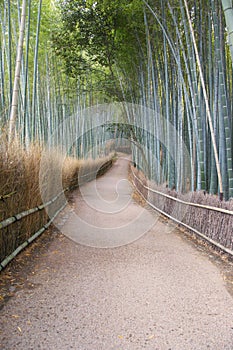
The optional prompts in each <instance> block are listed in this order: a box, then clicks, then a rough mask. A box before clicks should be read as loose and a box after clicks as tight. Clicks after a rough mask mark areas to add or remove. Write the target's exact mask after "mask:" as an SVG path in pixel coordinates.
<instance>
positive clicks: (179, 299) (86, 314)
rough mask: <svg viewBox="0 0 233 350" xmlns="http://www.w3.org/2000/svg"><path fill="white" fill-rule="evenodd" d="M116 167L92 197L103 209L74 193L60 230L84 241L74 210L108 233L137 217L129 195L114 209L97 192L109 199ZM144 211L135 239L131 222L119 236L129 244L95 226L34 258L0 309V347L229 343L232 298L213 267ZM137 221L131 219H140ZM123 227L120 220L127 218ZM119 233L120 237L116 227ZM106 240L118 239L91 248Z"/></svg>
mask: <svg viewBox="0 0 233 350" xmlns="http://www.w3.org/2000/svg"><path fill="white" fill-rule="evenodd" d="M124 164H126V162H125V160H124V159H120V160H119V161H118V162H117V163H116V164H115V165H114V167H113V168H112V170H111V171H110V172H109V173H108V175H106V176H104V177H102V178H100V179H99V180H98V181H97V188H98V191H100V192H101V190H102V191H103V192H102V194H101V196H100V197H99V198H100V199H99V200H100V201H103V200H104V201H108V207H109V206H113V207H111V209H110V210H109V212H108V213H107V214H106V215H105V214H103V213H100V212H99V211H98V205H99V204H100V203H98V201H97V199H96V197H95V199H94V203H95V205H94V207H93V206H92V209H91V208H90V207H89V209H88V208H87V207H86V206H87V201H86V199H85V200H82V199H81V198H75V203H74V207H73V209H72V211H70V210H68V212H67V210H66V211H64V212H63V214H62V216H61V217H60V219H59V222H60V228H62V227H63V228H64V227H66V229H68V227H70V228H72V230H71V231H72V233H71V236H72V238H73V239H74V240H76V241H77V240H80V239H83V236H82V234H81V233H78V234H75V229H74V226H75V225H74V221H75V220H76V216H78V213H80V217H81V218H82V220H83V221H86V222H87V220H89V223H93V221H94V222H95V225H93V226H97V224H99V225H100V224H101V225H102V226H101V227H102V228H103V229H105V231H108V229H106V227H109V230H110V231H111V230H112V229H113V228H114V227H115V225H116V222H118V221H119V220H121V219H122V220H125V219H124V218H125V217H128V221H129V222H130V225H131V222H132V221H133V220H132V213H133V214H135V213H136V212H137V211H138V213H139V214H138V217H140V216H143V215H144V214H145V213H144V212H142V211H141V210H142V209H141V207H140V206H138V205H137V204H136V203H134V202H133V201H132V200H131V201H129V200H128V199H127V200H126V198H124V199H123V200H122V201H123V202H124V208H123V209H122V210H120V209H119V208H118V209H117V210H116V206H117V205H118V204H119V203H118V204H116V203H115V204H114V203H113V199H114V198H115V199H116V198H117V199H118V197H112V198H110V197H107V198H106V197H105V198H104V194H106V195H109V196H111V195H110V193H109V194H108V192H109V190H110V187H109V182H111V178H112V181H113V179H114V181H115V182H114V181H113V182H114V186H112V188H115V185H116V184H117V183H118V182H116V179H117V177H118V180H120V179H122V178H126V177H127V166H125V165H124ZM120 169H124V170H123V171H122V170H120ZM116 174H118V175H116ZM122 176H123V177H122ZM126 183H127V182H126V181H125V182H124V186H126ZM90 186H92V184H90ZM127 186H128V185H127ZM127 186H126V187H125V190H126V189H127V191H126V192H127V193H128V195H130V192H129V191H128V187H127ZM89 189H91V187H90V188H89ZM106 189H108V190H106ZM87 193H89V197H92V195H91V193H94V192H92V190H90V191H89V192H88V188H86V192H85V196H84V197H85V198H87ZM119 193H120V191H118V194H119ZM115 195H116V193H115ZM89 197H88V198H89ZM101 198H102V199H101ZM103 198H104V199H103ZM92 204H93V203H92ZM102 204H103V203H102ZM102 204H101V205H102ZM77 205H78V207H77ZM88 210H90V211H89V214H88ZM105 210H106V208H105ZM114 210H115V211H116V212H115V215H116V216H118V218H117V221H114V220H115V219H114V215H113V213H114ZM121 212H122V214H121ZM146 212H147V214H146V215H147V217H148V218H149V220H151V218H152V217H153V221H154V223H155V225H154V227H153V228H150V229H148V231H147V232H146V233H145V234H144V235H142V236H141V237H140V238H139V239H137V240H134V239H133V238H136V236H137V235H138V232H137V233H136V236H135V237H133V236H132V232H133V229H132V227H131V226H130V228H129V230H128V231H129V235H126V236H127V240H128V243H129V240H131V241H132V240H134V242H132V243H131V244H126V245H122V246H120V241H117V242H116V236H117V235H115V236H114V239H113V240H111V238H110V237H109V235H106V233H105V234H104V236H100V231H98V232H97V233H96V232H94V235H95V240H91V239H88V242H87V241H86V242H84V243H85V244H87V243H88V244H90V245H93V246H92V247H89V246H87V245H80V244H77V243H74V242H73V241H72V240H71V239H69V238H67V237H66V236H64V235H62V234H60V235H57V236H58V238H57V239H56V240H53V241H52V243H51V244H50V245H49V247H48V249H47V250H44V251H43V253H42V254H41V255H40V256H39V257H38V256H37V257H36V258H35V261H34V262H33V266H32V269H31V271H30V273H29V274H28V276H27V283H26V284H25V286H24V288H23V289H21V290H18V291H17V292H16V293H15V295H14V297H12V298H11V299H10V300H9V301H8V302H7V303H6V304H5V306H4V307H3V309H2V310H1V334H0V335H1V341H0V348H1V349H2V350H3V349H4V350H8V349H16V350H29V349H32V350H35V349H43V350H45V349H49V350H53V349H56V350H69V349H77V350H110V349H111V350H141V349H148V350H169V349H172V350H194V349H195V350H196V349H198V350H204V349H205V350H206V349H211V350H223V349H226V350H232V349H233V298H232V297H231V296H230V294H229V293H228V291H227V289H226V287H225V284H224V280H223V278H222V276H221V273H220V271H219V269H218V268H217V267H216V266H215V265H213V264H212V263H211V262H210V260H209V259H208V257H207V256H205V255H204V254H201V253H200V252H199V251H198V250H196V249H195V247H193V246H192V245H190V244H188V243H187V242H186V241H184V240H183V239H182V238H181V236H180V235H178V234H177V233H176V231H174V230H171V225H170V224H169V223H165V222H164V221H161V220H158V217H157V216H156V214H155V213H151V212H150V211H146ZM141 213H142V215H141ZM74 214H76V215H74ZM121 215H122V217H121ZM74 217H75V219H74ZM105 217H106V223H107V225H106V226H104V223H105ZM65 219H66V220H67V221H66V223H64V222H63V220H65ZM59 222H57V225H59ZM75 222H76V221H75ZM142 222H143V220H141V219H139V225H142ZM76 223H77V222H76ZM121 226H124V227H125V228H126V227H127V226H128V225H127V223H126V220H125V221H124V225H121ZM141 228H143V229H145V227H141ZM85 229H86V228H85ZM128 231H127V230H125V231H124V232H128ZM112 232H113V235H114V234H115V231H112ZM70 238H71V237H70ZM121 239H123V241H124V239H125V238H124V236H123V234H122V237H121ZM94 241H95V242H94ZM123 241H122V242H123ZM106 242H107V245H110V246H111V245H112V246H113V245H114V244H115V245H118V244H119V246H118V247H115V248H107V249H100V248H98V246H101V245H102V244H103V245H106ZM124 242H126V241H124ZM126 243H127V242H126ZM94 244H96V246H97V248H96V247H94Z"/></svg>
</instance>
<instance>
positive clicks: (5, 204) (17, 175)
mask: <svg viewBox="0 0 233 350" xmlns="http://www.w3.org/2000/svg"><path fill="white" fill-rule="evenodd" d="M42 155H43V164H44V169H46V170H45V171H43V177H42V176H41V174H40V169H41V158H42ZM110 158H111V156H109V157H106V158H102V159H99V160H96V161H94V160H87V161H85V160H81V161H79V160H77V159H74V158H65V159H64V157H62V155H61V154H59V152H48V153H46V152H44V151H43V150H42V148H41V147H39V146H38V145H31V147H30V149H29V150H27V151H25V150H23V149H22V147H21V146H20V144H19V143H18V142H17V141H15V142H14V143H13V144H12V145H11V146H10V147H9V146H8V144H7V141H6V139H5V138H4V137H2V138H1V139H0V196H1V197H0V198H1V200H0V221H3V220H5V219H7V218H9V217H11V216H14V215H16V214H18V213H21V212H22V211H25V210H28V209H31V208H34V207H37V206H39V205H41V204H42V199H41V193H40V177H42V183H45V184H46V185H48V183H50V184H51V185H50V187H49V188H48V190H47V192H46V196H47V199H48V200H49V199H52V198H53V197H54V196H56V195H57V193H56V190H57V186H55V185H56V183H55V182H58V181H61V180H60V179H58V178H57V177H56V175H57V174H58V175H59V174H61V176H62V184H63V187H64V188H71V187H73V186H77V185H78V180H79V175H80V174H81V173H82V174H87V173H89V172H92V173H94V174H96V173H98V170H99V169H100V168H101V166H103V164H105V163H106V161H109V159H110ZM49 177H50V179H51V177H52V181H49V182H48V178H49ZM85 180H90V177H88V176H87V177H85ZM46 181H47V182H46ZM8 194H9V197H7V195H8ZM44 199H45V198H44ZM61 204H62V203H60V201H59V200H58V201H56V203H54V204H53V205H52V212H56V211H57V209H58V208H59V207H60V206H61ZM47 221H48V217H47V214H46V212H45V210H42V211H39V212H36V213H34V214H32V215H29V216H27V217H25V218H24V219H22V220H21V221H19V222H16V223H14V224H12V225H10V226H8V227H7V228H5V229H1V230H0V261H2V260H3V259H4V258H5V257H6V256H8V255H9V254H11V253H12V252H13V251H14V250H15V249H16V248H17V247H18V246H19V245H20V244H22V243H23V242H24V241H25V240H27V239H28V238H29V237H30V236H31V235H32V234H34V233H35V232H36V231H38V230H39V229H40V228H41V227H43V225H45V224H46V223H47Z"/></svg>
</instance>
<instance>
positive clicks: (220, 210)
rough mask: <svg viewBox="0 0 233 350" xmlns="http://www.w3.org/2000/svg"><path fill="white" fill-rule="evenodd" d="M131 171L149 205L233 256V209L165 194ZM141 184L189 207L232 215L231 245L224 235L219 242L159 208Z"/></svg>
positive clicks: (150, 191) (147, 189) (148, 190)
mask: <svg viewBox="0 0 233 350" xmlns="http://www.w3.org/2000/svg"><path fill="white" fill-rule="evenodd" d="M131 173H132V175H133V185H134V187H135V189H136V190H137V192H138V193H139V194H140V195H141V196H142V197H143V199H144V200H145V201H146V203H147V204H148V205H149V206H151V207H152V208H153V209H155V210H156V211H158V212H159V213H161V214H163V215H165V216H166V217H168V218H169V219H171V220H172V221H175V222H176V223H178V224H179V225H182V226H184V227H185V228H186V229H188V230H190V231H191V232H194V233H195V234H197V235H198V236H200V237H201V238H203V239H204V240H206V241H208V242H209V243H211V244H212V245H214V246H216V247H217V248H219V249H221V250H222V251H224V252H226V253H227V254H229V255H231V256H233V249H232V247H233V211H231V210H227V209H223V208H217V207H214V206H213V207H212V206H210V205H203V204H198V203H193V202H186V201H183V200H181V199H179V198H176V197H173V196H170V195H169V194H165V193H163V192H160V191H157V190H155V189H153V188H150V187H148V186H146V185H145V184H144V183H143V182H142V180H141V179H140V178H139V177H138V176H137V175H136V174H135V172H134V171H133V168H132V167H131ZM135 180H136V182H137V183H135ZM139 185H140V187H142V188H143V189H144V190H146V191H147V193H154V194H156V195H158V196H160V197H164V198H166V199H169V200H171V201H174V202H177V203H179V204H181V205H185V206H189V207H193V208H199V209H202V210H207V211H212V212H218V213H220V214H224V215H226V216H228V217H230V220H231V222H232V224H230V225H229V227H230V231H229V232H228V233H227V237H228V240H227V242H228V245H229V246H230V247H228V246H226V244H223V243H222V242H221V240H224V239H223V237H220V238H219V242H218V241H217V240H216V239H213V238H212V237H209V236H208V235H206V234H205V233H203V232H200V230H198V229H196V228H195V227H193V226H191V225H189V224H187V223H186V222H184V221H185V220H179V219H178V218H175V217H174V216H172V215H171V214H170V213H168V212H166V210H162V209H161V208H158V207H157V206H156V203H152V201H151V199H149V200H148V198H146V196H145V195H144V194H143V193H142V191H140V190H139V188H138V187H139ZM164 207H165V203H164ZM228 219H229V218H228ZM223 221H224V220H223ZM210 224H213V223H212V222H210Z"/></svg>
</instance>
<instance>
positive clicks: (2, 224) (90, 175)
mask: <svg viewBox="0 0 233 350" xmlns="http://www.w3.org/2000/svg"><path fill="white" fill-rule="evenodd" d="M111 166H112V159H111V160H109V161H107V162H106V163H104V164H103V165H102V166H101V167H100V168H99V169H97V170H96V171H92V172H90V173H87V174H81V175H79V176H78V177H77V178H75V179H74V180H76V181H77V184H76V185H73V186H71V187H68V188H66V189H64V190H63V191H61V192H60V193H58V194H57V195H56V196H55V197H53V198H52V199H51V200H50V201H48V202H46V203H44V204H41V205H38V206H36V207H34V208H32V209H29V210H25V211H23V212H21V213H18V214H15V215H13V216H11V217H9V218H7V219H5V220H3V221H1V222H0V230H1V229H3V228H6V227H8V226H10V225H12V224H14V223H15V222H17V221H20V220H22V219H23V218H25V217H27V216H29V215H32V214H34V213H36V212H39V211H42V210H44V209H45V208H47V207H49V206H50V205H52V204H53V203H55V202H56V201H57V200H58V199H59V198H60V197H61V195H62V194H64V193H66V192H68V191H71V190H74V189H75V188H77V187H79V186H81V185H84V184H85V183H86V182H88V181H91V180H93V179H95V178H96V177H97V176H100V175H102V174H103V173H105V172H106V171H107V170H108V169H109V168H110V167H111ZM82 179H83V180H82ZM80 180H81V181H80ZM14 193H15V192H12V193H11V194H8V195H5V196H1V197H0V200H1V199H2V200H3V198H4V199H5V198H9V197H10V196H12V195H13V194H14ZM66 205H67V202H66V203H64V204H63V205H62V206H61V207H60V208H59V209H58V210H57V211H56V212H55V214H54V215H53V217H52V218H51V219H50V220H49V221H48V222H47V223H46V224H45V225H43V227H41V228H40V229H39V230H38V231H37V232H36V233H34V234H33V235H32V236H31V237H29V238H28V239H27V240H26V241H25V242H24V243H22V244H20V245H19V246H18V247H17V248H16V249H15V250H14V251H13V253H12V254H10V255H8V256H7V257H6V258H5V259H4V260H3V261H2V262H1V263H0V271H1V270H2V269H3V268H5V267H6V265H7V264H8V263H9V262H10V261H11V260H13V259H14V258H15V257H16V256H17V255H18V254H19V253H20V252H21V251H22V250H23V249H24V248H26V247H27V246H28V245H29V244H30V243H32V242H33V241H34V240H35V239H36V238H37V237H39V236H40V235H41V234H42V233H43V232H44V231H45V230H47V229H48V228H49V226H50V225H51V224H52V222H53V221H54V219H55V218H56V217H57V215H58V214H59V213H60V212H61V211H62V210H63V209H64V208H65V207H66Z"/></svg>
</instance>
